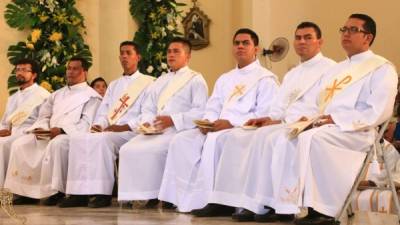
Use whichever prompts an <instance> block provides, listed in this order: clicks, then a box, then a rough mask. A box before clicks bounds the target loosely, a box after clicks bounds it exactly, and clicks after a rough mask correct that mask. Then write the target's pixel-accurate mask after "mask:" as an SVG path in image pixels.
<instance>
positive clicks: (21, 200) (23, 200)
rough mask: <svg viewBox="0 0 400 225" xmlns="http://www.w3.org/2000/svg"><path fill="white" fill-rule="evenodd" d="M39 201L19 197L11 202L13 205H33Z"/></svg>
mask: <svg viewBox="0 0 400 225" xmlns="http://www.w3.org/2000/svg"><path fill="white" fill-rule="evenodd" d="M39 201H40V199H36V198H29V197H25V196H19V197H18V198H16V199H14V200H13V205H35V204H38V203H39Z"/></svg>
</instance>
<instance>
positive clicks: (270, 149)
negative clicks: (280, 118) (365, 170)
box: [242, 51, 397, 216]
mask: <svg viewBox="0 0 400 225" xmlns="http://www.w3.org/2000/svg"><path fill="white" fill-rule="evenodd" d="M372 55H373V53H371V52H370V51H368V52H365V53H362V54H359V55H355V56H353V57H351V58H350V59H347V60H345V61H342V62H341V63H339V64H338V65H336V66H334V67H332V68H331V69H329V71H327V72H326V74H325V75H324V76H323V78H322V79H321V81H320V82H318V83H317V84H316V85H315V86H314V87H312V88H311V89H310V90H309V91H308V92H307V93H306V94H305V95H304V96H303V99H300V100H304V101H300V102H299V104H298V106H299V108H304V109H306V110H307V111H303V112H302V114H300V115H299V114H298V116H297V117H299V116H301V115H302V116H307V117H308V118H311V117H313V115H312V113H314V114H319V113H320V112H319V109H318V97H319V93H320V92H321V90H325V89H326V88H327V87H328V85H330V83H331V82H328V81H330V78H331V77H332V76H335V75H337V74H339V73H341V72H344V71H346V70H348V69H349V68H350V67H352V66H355V65H358V64H359V63H361V62H363V61H364V60H365V59H367V58H369V57H371V56H372ZM393 72H394V70H393V68H392V67H391V66H389V65H388V64H386V65H383V66H381V67H380V68H378V69H377V70H375V71H373V72H371V73H369V74H368V75H366V76H365V77H363V78H362V79H360V80H358V81H356V82H354V83H353V84H352V85H351V86H349V87H347V88H345V89H343V90H342V92H341V93H340V94H338V95H337V96H334V97H333V99H332V101H331V102H330V104H329V105H328V106H327V108H325V110H324V111H323V112H322V114H325V115H331V116H332V118H333V120H334V121H335V123H336V124H335V125H332V124H329V125H324V126H321V127H319V128H314V129H311V130H308V131H306V132H304V133H302V134H300V136H299V137H298V138H294V139H289V137H288V131H289V129H288V128H284V129H280V130H277V131H275V132H273V133H272V134H271V135H269V136H267V137H266V138H264V139H260V142H264V143H263V144H264V146H263V147H262V148H253V149H251V153H250V157H249V162H248V164H249V169H248V170H249V171H248V179H247V180H246V182H245V185H244V186H245V187H244V191H243V193H244V195H243V196H242V199H244V202H245V207H250V206H252V205H253V206H254V205H257V203H258V208H259V206H260V205H268V206H270V207H272V208H274V209H275V211H276V212H277V213H280V214H293V213H297V212H299V208H298V206H303V204H302V201H301V200H300V201H299V200H298V199H299V196H302V194H303V191H302V187H304V185H301V184H300V183H301V182H300V181H302V183H304V180H303V179H301V180H300V178H306V184H307V185H309V184H311V185H312V188H315V189H314V191H316V190H317V189H318V192H313V191H312V188H310V187H311V186H308V187H309V188H306V190H305V191H304V193H305V196H306V197H307V198H306V199H307V201H306V202H307V204H306V202H305V204H304V205H305V206H309V205H310V201H309V199H310V195H309V194H312V195H313V197H311V199H313V198H317V199H325V200H328V202H330V203H329V204H332V205H334V204H338V203H339V202H341V203H343V202H342V201H344V198H342V197H343V196H345V195H346V194H344V193H346V192H348V191H349V190H350V189H349V187H351V184H352V182H353V181H354V179H353V178H354V177H355V175H354V174H355V173H357V172H358V169H359V166H360V161H362V160H363V159H364V157H365V153H364V152H363V151H366V150H368V149H369V146H370V145H371V143H372V142H373V140H374V136H375V133H374V130H371V129H369V127H373V126H375V125H377V124H378V123H380V122H383V120H384V119H385V118H388V117H389V116H390V114H391V112H392V106H389V105H390V103H389V101H391V100H394V95H395V92H396V90H394V91H391V85H396V83H397V76H394V75H395V74H394V73H393ZM392 73H393V74H392ZM390 82H393V84H390ZM387 89H388V90H389V91H388V92H387ZM378 96H379V101H377V97H378ZM392 103H393V102H392ZM313 108H314V109H313ZM383 112H385V113H383ZM384 114H387V115H384ZM292 122H293V121H292ZM363 124H364V125H363ZM353 125H354V126H357V128H360V127H361V126H365V127H361V128H362V130H360V131H355V129H354V127H353ZM363 128H365V129H366V131H364V129H363ZM313 137H317V138H316V139H313ZM310 145H311V146H312V147H315V148H313V149H311V148H310ZM310 149H311V152H315V153H316V154H315V155H313V156H312V160H315V159H317V157H321V158H319V159H318V160H317V161H313V162H314V163H315V165H316V166H315V167H313V169H312V171H311V170H306V168H307V169H308V167H307V166H311V165H310V164H307V163H305V162H307V161H308V160H306V159H309V157H308V155H307V154H303V153H309V151H307V150H310ZM350 149H351V150H353V151H349V150H350ZM342 154H345V155H346V157H344V158H341V159H340V160H339V161H338V162H337V161H335V160H337V159H338V158H339V157H341V156H343V155H342ZM257 162H261V163H257ZM349 162H351V163H349ZM317 164H318V165H317ZM343 165H345V166H343ZM338 166H339V167H338ZM340 167H341V168H340ZM305 171H307V172H309V173H311V174H309V175H308V176H306V175H305ZM327 171H329V172H330V173H329V172H328V173H327ZM314 174H315V175H316V176H313V175H314ZM321 174H323V176H321ZM310 175H311V176H310ZM317 176H318V177H319V178H320V179H319V180H318V182H320V183H319V184H318V185H323V186H324V187H323V188H322V189H321V186H320V187H318V185H315V184H316V183H314V182H312V180H313V179H316V177H317ZM336 178H337V179H336ZM299 180H300V181H299ZM307 185H306V186H307ZM342 188H343V190H340V189H342ZM324 190H326V191H327V192H325V191H324ZM328 191H333V192H328ZM334 192H335V193H334ZM321 193H322V195H320V194H321ZM315 194H316V195H315ZM343 194H344V195H343ZM322 196H323V197H322ZM340 198H342V199H340ZM312 207H314V209H316V210H317V211H320V212H322V213H324V214H327V215H333V216H334V213H333V214H332V212H333V208H329V209H328V208H323V209H321V208H320V207H321V204H319V202H317V204H315V205H312ZM339 208H340V206H339ZM249 209H250V210H253V209H251V208H249ZM256 209H257V207H254V211H255V212H256V213H263V212H265V211H263V210H259V211H257V210H256Z"/></svg>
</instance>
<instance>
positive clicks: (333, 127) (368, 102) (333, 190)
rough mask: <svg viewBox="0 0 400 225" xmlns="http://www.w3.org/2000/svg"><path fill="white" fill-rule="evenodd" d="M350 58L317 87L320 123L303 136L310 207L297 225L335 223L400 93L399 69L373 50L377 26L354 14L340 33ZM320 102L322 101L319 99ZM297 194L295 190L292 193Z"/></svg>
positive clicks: (304, 185) (304, 199)
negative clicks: (378, 128) (381, 125)
mask: <svg viewBox="0 0 400 225" xmlns="http://www.w3.org/2000/svg"><path fill="white" fill-rule="evenodd" d="M340 33H341V43H342V47H343V49H344V50H345V52H346V54H347V56H348V58H347V59H346V60H344V61H342V62H341V63H339V64H338V65H337V66H336V67H334V68H332V69H331V70H330V71H329V72H328V73H327V74H326V75H325V76H324V78H323V80H322V81H321V84H320V85H318V86H317V88H318V89H319V90H321V91H320V96H319V97H320V99H319V102H320V103H319V104H318V105H319V110H320V116H319V119H318V120H316V121H315V122H314V126H315V128H313V129H310V130H308V131H305V132H303V133H301V134H300V135H299V136H298V146H297V153H298V158H297V160H298V169H299V172H300V173H299V177H300V179H299V180H297V181H295V182H296V184H294V182H293V183H292V185H290V184H289V185H286V186H283V189H282V190H284V189H285V188H291V187H292V188H293V187H295V186H296V187H298V189H297V190H298V191H299V204H302V205H303V206H304V207H308V209H309V213H308V215H307V216H306V217H305V218H302V219H298V220H297V221H296V224H299V225H302V224H321V223H322V222H324V223H326V224H335V220H334V217H336V216H337V214H338V213H339V211H340V209H341V207H342V206H343V204H344V201H345V199H346V197H347V195H348V194H349V192H350V190H351V187H352V185H353V183H354V181H355V179H356V176H357V174H358V172H359V170H360V168H361V166H362V163H363V161H364V159H365V157H366V153H367V151H369V150H370V147H371V145H372V144H373V142H374V140H375V136H376V131H375V128H376V127H377V126H378V125H379V124H381V123H383V122H384V121H386V120H387V119H389V118H390V117H391V115H392V112H393V105H394V101H395V97H396V94H397V81H398V79H397V73H396V70H395V67H394V66H393V64H391V63H390V62H389V61H388V60H386V59H385V58H383V57H380V56H378V55H376V54H374V53H373V52H372V51H371V50H369V48H370V46H371V45H372V44H373V42H374V39H375V37H376V24H375V21H374V20H373V19H372V18H371V17H369V16H368V15H365V14H352V15H351V16H350V17H349V18H348V20H347V22H346V23H345V25H344V26H343V27H342V28H341V29H340ZM316 101H317V99H316ZM290 190H292V189H290Z"/></svg>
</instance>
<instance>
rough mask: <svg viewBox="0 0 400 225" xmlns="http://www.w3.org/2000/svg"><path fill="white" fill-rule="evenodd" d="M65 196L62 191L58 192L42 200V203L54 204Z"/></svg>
mask: <svg viewBox="0 0 400 225" xmlns="http://www.w3.org/2000/svg"><path fill="white" fill-rule="evenodd" d="M64 197H65V194H64V193H61V192H58V193H57V194H54V195H52V196H50V197H48V198H46V199H45V200H44V201H43V205H47V206H54V205H57V204H58V203H59V202H60V201H61V200H62V199H63V198H64Z"/></svg>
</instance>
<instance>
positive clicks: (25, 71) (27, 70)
mask: <svg viewBox="0 0 400 225" xmlns="http://www.w3.org/2000/svg"><path fill="white" fill-rule="evenodd" d="M15 72H23V73H28V72H32V70H31V69H28V68H15Z"/></svg>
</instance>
